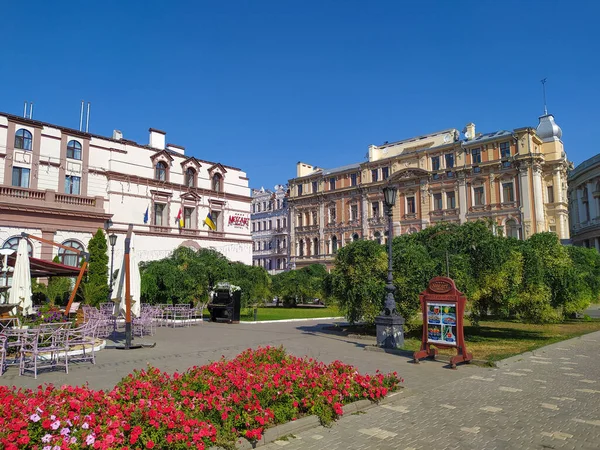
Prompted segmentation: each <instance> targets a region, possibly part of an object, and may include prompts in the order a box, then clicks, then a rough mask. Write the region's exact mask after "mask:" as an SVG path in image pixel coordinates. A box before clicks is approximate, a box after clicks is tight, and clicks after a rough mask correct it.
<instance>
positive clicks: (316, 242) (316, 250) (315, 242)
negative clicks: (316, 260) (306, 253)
mask: <svg viewBox="0 0 600 450" xmlns="http://www.w3.org/2000/svg"><path fill="white" fill-rule="evenodd" d="M313 247H314V254H315V255H318V254H319V238H314V239H313Z"/></svg>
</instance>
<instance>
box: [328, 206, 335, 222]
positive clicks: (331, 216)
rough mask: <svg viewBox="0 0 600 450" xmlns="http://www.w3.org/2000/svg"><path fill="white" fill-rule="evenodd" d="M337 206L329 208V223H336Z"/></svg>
mask: <svg viewBox="0 0 600 450" xmlns="http://www.w3.org/2000/svg"><path fill="white" fill-rule="evenodd" d="M335 220H336V217H335V206H332V207H331V208H329V223H335Z"/></svg>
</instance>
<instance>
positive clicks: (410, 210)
mask: <svg viewBox="0 0 600 450" xmlns="http://www.w3.org/2000/svg"><path fill="white" fill-rule="evenodd" d="M416 212H417V210H416V208H415V198H414V197H406V214H416Z"/></svg>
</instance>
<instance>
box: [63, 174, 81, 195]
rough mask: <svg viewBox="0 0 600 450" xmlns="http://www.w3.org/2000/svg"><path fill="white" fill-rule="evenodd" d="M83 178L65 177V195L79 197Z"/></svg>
mask: <svg viewBox="0 0 600 450" xmlns="http://www.w3.org/2000/svg"><path fill="white" fill-rule="evenodd" d="M80 185H81V177H74V176H72V175H67V176H66V177H65V194H73V195H79V192H80Z"/></svg>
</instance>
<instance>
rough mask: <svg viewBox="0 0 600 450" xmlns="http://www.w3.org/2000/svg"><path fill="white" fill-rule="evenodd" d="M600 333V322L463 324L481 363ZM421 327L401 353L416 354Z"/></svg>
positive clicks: (367, 331)
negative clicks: (592, 333) (411, 352)
mask: <svg viewBox="0 0 600 450" xmlns="http://www.w3.org/2000/svg"><path fill="white" fill-rule="evenodd" d="M339 330H340V331H344V332H347V333H357V334H364V335H370V336H374V335H375V327H374V326H371V327H368V326H363V325H355V326H342V327H339ZM598 330H600V320H599V319H593V320H583V319H577V320H568V321H565V322H563V323H557V324H548V325H533V324H525V323H521V322H512V321H500V320H497V321H496V320H484V321H481V322H480V326H479V327H475V326H473V325H471V324H470V322H469V321H468V320H465V341H466V346H467V350H468V351H469V352H470V353H473V357H474V358H475V359H478V360H483V361H499V360H501V359H504V358H508V357H509V356H514V355H518V354H520V353H524V352H528V351H532V350H535V349H537V348H540V347H543V346H545V345H549V344H553V343H555V342H560V341H564V340H565V339H571V338H573V337H577V336H581V335H583V334H586V333H591V332H593V331H598ZM421 332H422V331H421V327H420V326H419V327H417V328H416V329H414V330H412V331H410V332H409V333H407V336H406V339H405V340H404V347H403V349H404V350H410V351H413V352H414V351H416V350H419V348H420V347H421ZM439 352H440V354H449V355H451V354H456V350H454V349H451V350H442V349H440V350H439Z"/></svg>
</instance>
